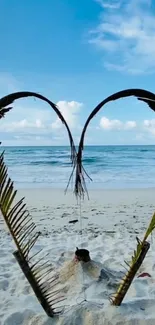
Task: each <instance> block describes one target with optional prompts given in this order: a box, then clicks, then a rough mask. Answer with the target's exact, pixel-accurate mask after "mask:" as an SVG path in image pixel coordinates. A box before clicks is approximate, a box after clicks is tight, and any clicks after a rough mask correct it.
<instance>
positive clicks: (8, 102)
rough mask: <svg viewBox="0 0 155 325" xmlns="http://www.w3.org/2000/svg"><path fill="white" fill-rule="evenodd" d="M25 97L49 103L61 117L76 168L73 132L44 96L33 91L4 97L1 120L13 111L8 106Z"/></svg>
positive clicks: (0, 109)
mask: <svg viewBox="0 0 155 325" xmlns="http://www.w3.org/2000/svg"><path fill="white" fill-rule="evenodd" d="M25 97H36V98H38V99H41V100H43V101H45V102H46V103H48V104H49V105H50V106H51V107H52V109H53V110H54V111H55V113H56V114H57V116H58V117H59V119H60V120H61V122H62V123H63V124H64V125H65V127H66V129H67V132H68V136H69V140H70V147H71V161H72V163H73V165H74V166H75V164H76V148H75V145H74V141H73V137H72V134H71V131H70V129H69V126H68V124H67V122H66V120H65V118H64V117H63V115H62V114H61V112H60V110H59V109H58V107H57V105H56V104H54V103H53V102H51V101H50V100H49V99H48V98H46V97H45V96H42V95H41V94H38V93H35V92H31V91H19V92H16V93H12V94H9V95H7V96H5V97H2V98H1V99H0V118H1V117H3V116H4V114H5V113H6V112H8V111H9V110H10V109H12V107H7V106H8V105H11V104H12V103H13V102H14V101H15V100H17V99H20V98H25Z"/></svg>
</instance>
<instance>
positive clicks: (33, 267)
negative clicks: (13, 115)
mask: <svg viewBox="0 0 155 325" xmlns="http://www.w3.org/2000/svg"><path fill="white" fill-rule="evenodd" d="M29 96H35V97H37V98H39V99H42V100H44V101H45V102H47V103H48V104H49V105H50V106H51V107H52V108H53V109H54V111H55V112H56V114H57V115H58V117H59V118H60V119H61V121H62V122H63V123H64V124H65V126H66V128H67V131H68V136H69V140H70V146H71V161H72V164H73V165H74V164H75V161H76V150H75V145H74V142H73V138H72V135H71V132H70V129H69V127H68V125H67V123H66V121H65V119H64V117H63V116H62V114H61V113H60V111H59V109H58V108H57V106H56V105H55V104H54V103H52V102H51V101H49V100H48V99H47V98H45V97H44V96H42V95H40V94H37V93H33V92H18V93H13V94H10V95H8V96H5V97H3V98H1V99H0V118H2V117H3V116H4V114H5V113H6V112H8V111H9V110H10V109H11V108H12V107H7V106H8V105H10V104H12V103H13V101H14V100H16V99H19V98H23V97H29ZM16 194H17V191H16V190H14V185H13V182H12V181H11V179H10V178H9V177H8V170H7V167H6V165H5V162H4V152H3V153H2V154H1V155H0V210H1V214H2V216H3V218H4V220H5V222H6V224H7V226H8V229H9V231H10V233H11V235H12V237H13V240H14V242H15V244H16V246H17V251H15V252H14V256H15V258H16V260H17V261H18V263H19V265H20V267H21V269H22V271H23V273H24V274H25V276H26V278H27V280H28V281H29V283H30V285H31V287H32V289H33V291H34V293H35V295H36V297H37V298H38V300H39V302H40V304H41V305H42V307H43V309H44V310H45V312H46V313H47V315H48V316H50V317H53V316H55V315H57V314H59V312H60V311H61V307H60V303H61V302H62V301H63V300H64V299H65V298H64V297H63V296H62V295H61V292H60V290H57V285H58V284H59V279H58V275H56V274H53V267H52V266H51V264H50V263H49V261H45V256H42V255H41V253H42V251H39V252H37V253H36V251H35V253H34V245H35V243H36V241H37V239H38V237H39V236H40V232H36V225H35V223H34V222H33V220H32V218H31V216H30V214H29V212H28V210H27V208H26V204H25V203H24V198H22V199H21V200H20V201H18V202H16V203H14V202H15V198H16Z"/></svg>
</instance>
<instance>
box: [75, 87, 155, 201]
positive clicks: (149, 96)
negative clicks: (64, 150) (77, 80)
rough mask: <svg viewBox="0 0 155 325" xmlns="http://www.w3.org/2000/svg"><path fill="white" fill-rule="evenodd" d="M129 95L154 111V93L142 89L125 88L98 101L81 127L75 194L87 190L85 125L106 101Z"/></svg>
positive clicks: (80, 194)
mask: <svg viewBox="0 0 155 325" xmlns="http://www.w3.org/2000/svg"><path fill="white" fill-rule="evenodd" d="M130 96H134V97H137V99H138V100H141V101H143V102H145V103H147V104H148V105H149V107H150V108H151V109H152V110H153V111H155V94H154V93H152V92H150V91H147V90H144V89H126V90H122V91H119V92H117V93H115V94H112V95H111V96H109V97H107V98H106V99H104V100H103V101H102V102H101V103H99V104H98V105H97V106H96V107H95V108H94V110H93V111H92V112H91V114H90V115H89V117H88V119H87V121H86V123H85V125H84V127H83V130H82V134H81V138H80V142H79V149H78V154H77V164H76V175H75V189H74V191H75V194H76V195H77V196H83V195H84V193H85V192H87V189H86V184H85V177H84V175H85V174H86V172H85V170H84V168H83V166H82V151H83V147H84V137H85V133H86V130H87V127H88V125H89V123H90V121H91V120H92V118H93V117H94V116H95V115H96V114H97V113H98V112H99V110H100V109H101V108H102V107H103V106H104V105H105V104H107V103H108V102H110V101H114V100H117V99H120V98H125V97H130ZM74 169H75V166H74ZM86 175H87V174H86ZM87 176H88V175H87Z"/></svg>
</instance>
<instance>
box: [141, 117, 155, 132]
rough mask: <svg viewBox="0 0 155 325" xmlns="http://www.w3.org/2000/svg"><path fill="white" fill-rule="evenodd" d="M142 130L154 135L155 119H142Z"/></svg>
mask: <svg viewBox="0 0 155 325" xmlns="http://www.w3.org/2000/svg"><path fill="white" fill-rule="evenodd" d="M143 125H144V130H145V131H147V132H148V133H150V134H152V135H155V119H152V120H144V122H143Z"/></svg>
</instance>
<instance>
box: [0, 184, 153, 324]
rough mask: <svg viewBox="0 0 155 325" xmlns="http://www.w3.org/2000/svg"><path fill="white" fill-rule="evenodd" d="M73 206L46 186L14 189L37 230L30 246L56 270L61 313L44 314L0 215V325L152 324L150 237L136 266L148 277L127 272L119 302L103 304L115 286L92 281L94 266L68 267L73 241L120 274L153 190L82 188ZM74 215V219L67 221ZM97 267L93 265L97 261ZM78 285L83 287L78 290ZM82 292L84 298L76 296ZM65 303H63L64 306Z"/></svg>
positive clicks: (95, 272)
mask: <svg viewBox="0 0 155 325" xmlns="http://www.w3.org/2000/svg"><path fill="white" fill-rule="evenodd" d="M89 194H90V200H89V201H88V200H87V198H85V201H84V202H82V204H81V216H82V229H83V233H82V235H81V234H80V233H79V232H80V230H81V223H80V206H79V205H77V203H76V200H75V197H74V195H73V194H72V193H70V192H68V193H67V194H66V195H64V193H63V191H60V190H55V191H54V190H50V189H42V190H41V189H35V190H32V189H30V190H28V189H26V190H20V191H19V193H18V196H19V198H21V197H22V196H23V195H24V196H25V197H26V202H27V204H28V208H29V210H30V212H31V214H32V217H33V218H34V221H35V223H36V224H37V225H38V229H39V230H40V231H41V233H42V235H41V237H40V238H39V240H38V243H37V244H36V246H37V249H39V248H43V249H44V252H45V253H46V252H48V253H49V258H50V260H51V263H52V264H53V266H54V267H55V268H57V269H58V268H59V269H60V271H61V282H62V286H65V290H66V301H65V303H64V304H66V305H67V307H66V308H65V312H64V314H62V315H61V316H60V317H56V318H54V319H52V318H48V317H47V316H46V314H45V312H44V311H43V309H42V307H41V306H40V304H39V303H38V301H37V299H36V297H35V296H34V294H33V291H32V289H31V287H30V285H29V283H28V282H27V280H26V279H25V277H24V275H23V274H22V272H21V270H20V268H19V266H18V264H17V262H16V261H15V259H14V257H13V255H12V253H13V252H14V250H15V249H16V248H15V246H14V244H13V240H12V238H11V236H10V235H9V233H8V230H7V228H6V226H5V223H4V220H3V218H2V217H1V218H0V245H1V246H0V247H1V249H0V325H36V324H38V325H42V324H44V325H49V324H55V325H56V324H57V325H58V324H59V325H62V324H66V325H68V324H70V325H74V324H75V325H82V324H89V325H92V324H94V325H96V324H97V325H100V324H104V325H116V324H117V325H118V324H119V325H123V324H127V325H129V324H130V325H131V324H133V325H143V324H147V325H153V324H155V307H154V306H155V262H154V252H155V243H154V239H153V237H154V235H153V236H152V240H151V239H150V240H151V248H150V250H149V252H148V254H147V256H146V259H145V261H144V263H143V266H142V268H141V271H145V272H149V273H150V274H151V275H152V277H151V278H135V280H134V282H133V284H132V286H131V288H130V290H129V292H128V293H127V295H126V297H125V299H124V301H123V304H122V305H121V306H120V307H117V308H116V307H114V306H111V305H110V303H109V300H108V297H109V295H110V294H111V293H112V292H114V291H115V289H114V288H113V287H110V286H108V285H107V282H106V280H105V281H104V280H102V283H98V282H97V279H98V274H99V272H100V266H99V267H98V268H97V269H95V270H94V268H92V269H89V270H88V269H87V268H84V269H83V268H82V265H81V264H77V265H73V264H72V262H71V261H72V258H73V256H74V251H75V249H76V246H78V247H79V248H81V247H83V248H86V249H89V251H90V255H91V258H92V259H93V260H94V261H95V262H96V263H99V262H100V263H102V266H103V267H105V268H110V269H111V270H112V273H113V274H115V271H117V274H121V273H120V272H121V271H123V270H124V269H123V265H124V266H125V264H124V260H130V258H131V254H132V253H133V249H134V248H135V247H136V240H135V238H136V236H138V237H139V238H140V239H142V237H143V234H144V232H145V229H146V227H147V225H148V223H149V221H150V218H151V216H152V214H153V212H154V208H155V206H154V197H155V189H148V190H147V189H146V190H109V191H90V192H89ZM73 219H78V220H79V221H78V222H77V223H76V224H70V223H69V221H71V220H73ZM102 266H101V267H102ZM84 288H85V290H84ZM84 298H86V300H87V301H86V302H83V300H84ZM68 305H70V306H71V308H69V307H68Z"/></svg>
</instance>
